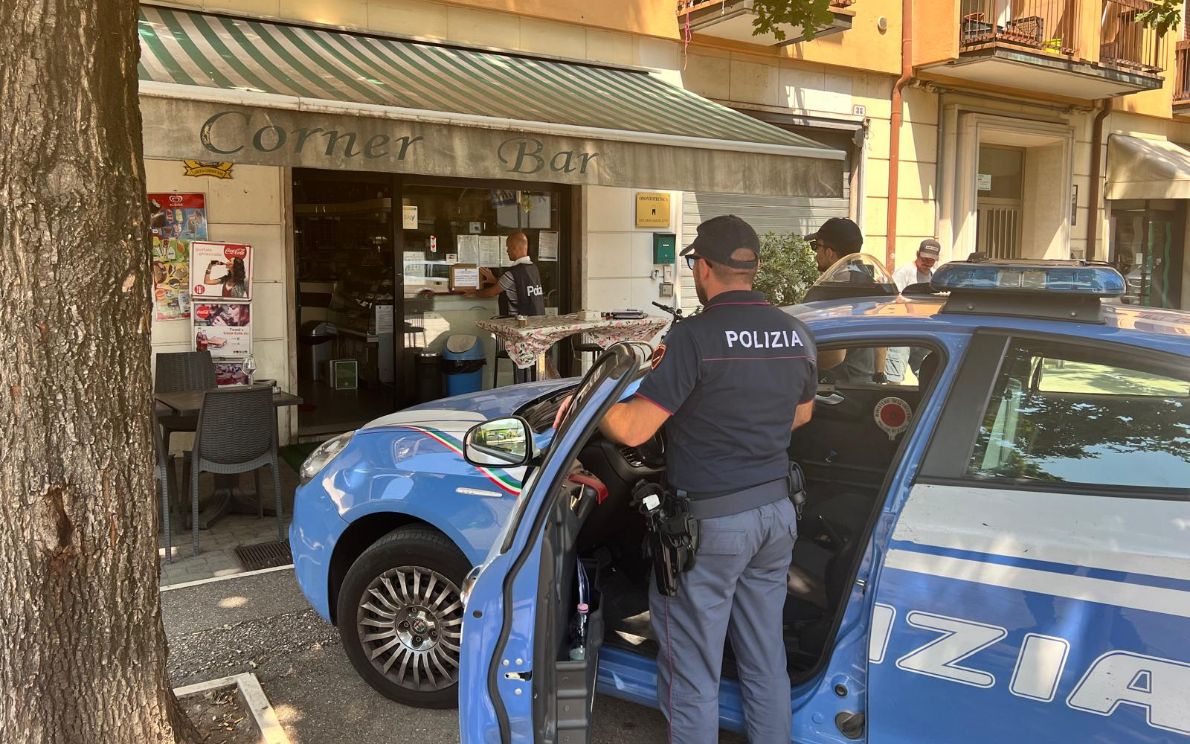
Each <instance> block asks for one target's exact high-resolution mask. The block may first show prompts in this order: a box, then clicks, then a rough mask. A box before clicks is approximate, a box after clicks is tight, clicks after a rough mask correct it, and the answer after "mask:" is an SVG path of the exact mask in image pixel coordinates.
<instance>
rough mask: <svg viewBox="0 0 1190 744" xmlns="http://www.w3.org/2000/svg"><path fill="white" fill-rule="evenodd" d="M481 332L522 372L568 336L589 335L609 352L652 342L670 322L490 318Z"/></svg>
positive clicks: (648, 318)
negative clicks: (625, 344) (623, 345)
mask: <svg viewBox="0 0 1190 744" xmlns="http://www.w3.org/2000/svg"><path fill="white" fill-rule="evenodd" d="M475 325H476V327H477V328H479V329H481V330H484V331H487V332H488V333H491V334H492V335H493V336H495V337H496V338H498V339H499V340H500V341H501V342H503V344H504V348H505V350H506V351H507V352H508V358H509V359H511V360H512V363H513V364H515V365H516V366H517V367H520V368H521V369H527V368H529V367H532V366H533V365H535V364H536V363H537V360H538V359H539V358H540V357H541V355H542V354H544V353H545V352H547V351H549V348H550V347H551V346H553V345H554V344H556V343H558V342H559V341H561V340H562V339H564V338H567V337H568V336H573V335H575V334H578V333H582V334H584V335H586V337H587V340H588V341H590V342H591V343H595V344H599V346H601V347H602V348H604V349H606V348H607V347H609V346H611V345H612V344H614V343H617V342H619V341H646V342H647V341H651V340H652V339H653V337H654V336H656V335H657V334H658V333H660V332H661V331H662V330H664V329H665V327H666V326H667V325H669V318H662V317H658V316H656V315H648V316H645V317H643V318H629V319H623V320H616V319H613V318H601V319H599V320H583V317H582V315H581V314H580V313H571V314H569V315H535V316H532V317H529V318H526V319H525V325H523V326H522V325H518V324H517V319H516V318H490V319H488V320H477V321H475Z"/></svg>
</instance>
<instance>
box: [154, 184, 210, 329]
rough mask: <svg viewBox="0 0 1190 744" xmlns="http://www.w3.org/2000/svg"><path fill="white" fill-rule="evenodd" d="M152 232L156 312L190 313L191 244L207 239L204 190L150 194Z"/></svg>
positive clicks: (167, 316)
mask: <svg viewBox="0 0 1190 744" xmlns="http://www.w3.org/2000/svg"><path fill="white" fill-rule="evenodd" d="M149 232H150V233H151V234H152V237H153V263H152V275H153V316H154V318H155V319H156V320H186V319H187V318H189V317H190V244H191V242H192V241H195V240H206V239H207V210H206V197H205V196H204V195H203V194H149Z"/></svg>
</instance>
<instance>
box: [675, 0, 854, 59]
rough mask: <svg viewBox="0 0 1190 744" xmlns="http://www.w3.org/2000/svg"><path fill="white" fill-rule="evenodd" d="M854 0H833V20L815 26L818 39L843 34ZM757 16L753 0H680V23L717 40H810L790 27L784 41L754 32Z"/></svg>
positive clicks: (797, 28)
mask: <svg viewBox="0 0 1190 744" xmlns="http://www.w3.org/2000/svg"><path fill="white" fill-rule="evenodd" d="M853 2H854V0H831V3H830V10H831V16H832V20H831V22H830V24H829V25H827V26H824V27H822V28H817V29H814V38H816V39H818V38H822V37H823V36H830V35H831V34H837V33H842V32H843V31H846V30H847V29H849V28H851V20H852V17H853V16H854V15H855V12H854V11H852V10H851V9H850V6H851V5H852V3H853ZM755 19H756V11H755V10H754V9H753V6H752V0H678V23H679V24H681V27H682V28H683V29H688V30H690V31H691V32H693V33H697V34H702V35H703V36H712V37H715V38H717V39H730V40H731V41H742V42H744V43H747V44H761V45H765V46H771V47H782V46H788V45H790V44H797V43H799V42H802V41H806V38H807V34H806V30H805V29H804V28H802V27H800V26H790V27H788V28H786V29H783V30H784V31H785V38H784V39H783V40H779V39H777V37H776V36H774V35H772V34H761V35H759V36H753V35H752V22H753V21H754V20H755Z"/></svg>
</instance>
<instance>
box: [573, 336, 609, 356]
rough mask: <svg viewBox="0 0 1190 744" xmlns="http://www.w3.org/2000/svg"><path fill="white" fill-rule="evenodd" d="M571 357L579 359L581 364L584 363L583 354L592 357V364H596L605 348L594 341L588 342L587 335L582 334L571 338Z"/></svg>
mask: <svg viewBox="0 0 1190 744" xmlns="http://www.w3.org/2000/svg"><path fill="white" fill-rule="evenodd" d="M570 348H571V357H575V356H577V357H578V360H579V364H582V362H583V354H590V355H591V363H592V364H594V363H595V360H596V359H598V358H599V355H600V354H602V353H603V347H602V346H600V345H599V344H597V343H594V342H593V341H588V340H587V334H585V333H580V334H578V335H575V336H571V337H570Z"/></svg>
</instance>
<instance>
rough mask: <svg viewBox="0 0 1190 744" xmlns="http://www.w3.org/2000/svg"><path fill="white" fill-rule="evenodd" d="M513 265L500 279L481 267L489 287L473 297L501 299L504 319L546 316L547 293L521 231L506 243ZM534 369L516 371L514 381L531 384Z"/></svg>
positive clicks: (513, 375) (485, 282) (476, 292)
mask: <svg viewBox="0 0 1190 744" xmlns="http://www.w3.org/2000/svg"><path fill="white" fill-rule="evenodd" d="M504 247H505V251H506V252H507V254H508V260H509V261H511V262H512V266H510V267H509V268H508V270H507V271H505V272H504V273H503V274H501V275H500V278H499V279H497V278H496V275H495V274H493V273H492V270H491V269H489V268H487V267H486V266H485V267H480V269H479V275H480V278H481V279H482V280H483V283H484V284H485V285H486V286H484V287H483V288H482V289H478V290H474V291H472V292H470V293H468V296H471V297H498V298H499V300H498V302H499V307H500V317H502V318H512V317H516V316H518V315H524V316H533V315H545V291H544V289H543V288H542V286H541V272H540V271H539V270H538V269H537V266H536V265H535V264H534V263H533V259H531V258H530V257H529V236H527V235H525V233H523V232H521V231H520V230H518V231H516V232H514V233H512V234H511V235H509V236H508V238H507V239H505V241H504ZM532 373H533V370H532V369H520V368H519V367H518V368H516V369H515V370H513V374H512V379H513V382H528V381H529V380H530V379H532Z"/></svg>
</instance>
